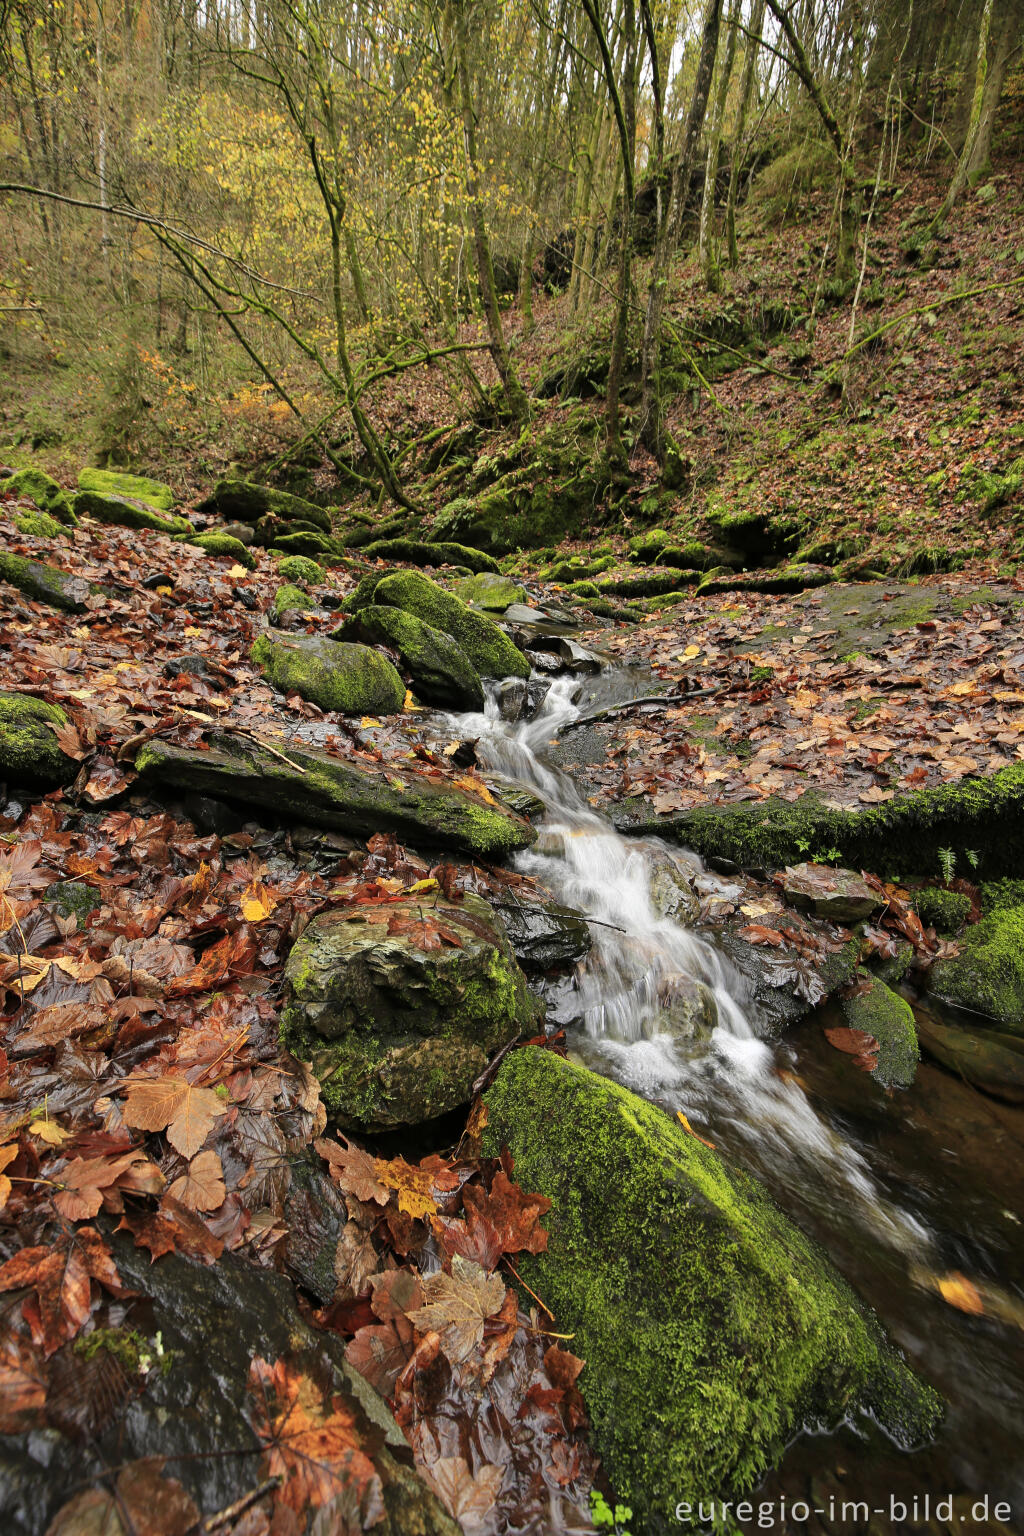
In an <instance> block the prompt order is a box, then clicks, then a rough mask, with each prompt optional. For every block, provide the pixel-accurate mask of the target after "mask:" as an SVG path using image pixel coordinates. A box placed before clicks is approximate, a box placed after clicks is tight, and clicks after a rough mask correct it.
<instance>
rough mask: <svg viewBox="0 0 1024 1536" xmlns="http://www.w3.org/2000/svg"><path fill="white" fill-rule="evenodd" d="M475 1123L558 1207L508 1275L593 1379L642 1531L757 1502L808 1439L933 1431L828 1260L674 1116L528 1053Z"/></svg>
mask: <svg viewBox="0 0 1024 1536" xmlns="http://www.w3.org/2000/svg"><path fill="white" fill-rule="evenodd" d="M484 1103H485V1105H486V1107H487V1124H486V1127H485V1129H484V1132H483V1150H484V1152H485V1154H486V1155H489V1156H496V1155H497V1154H498V1153H499V1152H500V1151H501V1149H502V1147H506V1146H507V1147H508V1148H509V1150H510V1152H511V1154H512V1158H513V1160H514V1166H515V1177H516V1179H517V1181H518V1182H519V1183H520V1184H521V1185H522V1186H523V1188H524V1189H531V1190H538V1191H539V1192H540V1193H541V1194H543V1195H546V1196H547V1197H548V1199H550V1200H551V1202H552V1208H551V1211H550V1212H549V1213H548V1215H547V1216H545V1217H544V1219H543V1220H544V1226H545V1227H546V1229H547V1233H548V1246H547V1251H546V1252H544V1253H541V1254H538V1255H536V1256H527V1255H523V1256H522V1260H521V1263H520V1261H519V1260H517V1268H519V1269H520V1273H521V1274H522V1276H523V1279H524V1280H525V1281H526V1283H527V1284H528V1285H529V1286H530V1287H531V1288H533V1289H534V1290H535V1291H536V1292H537V1294H538V1295H539V1296H543V1298H544V1301H545V1303H546V1304H547V1305H548V1306H550V1307H551V1308H552V1309H553V1311H554V1315H555V1319H556V1324H555V1326H557V1328H558V1329H559V1331H560V1332H566V1333H572V1334H573V1336H574V1339H573V1350H574V1352H575V1353H576V1354H578V1355H581V1356H582V1357H583V1358H584V1359H585V1360H586V1369H585V1370H584V1371H583V1373H582V1375H581V1376H580V1379H579V1386H580V1390H581V1391H582V1393H583V1396H584V1398H585V1399H586V1403H587V1407H588V1409H589V1412H590V1418H591V1423H592V1426H593V1442H594V1447H595V1449H596V1450H597V1452H598V1453H599V1455H600V1457H601V1460H602V1462H603V1463H604V1469H605V1471H606V1472H607V1475H608V1478H609V1481H610V1482H611V1485H612V1487H613V1488H614V1489H615V1492H616V1494H617V1495H618V1496H619V1498H621V1499H622V1500H623V1502H625V1503H628V1504H629V1505H631V1506H632V1508H633V1511H634V1515H635V1517H636V1521H637V1525H638V1527H639V1528H640V1529H641V1530H643V1531H644V1532H646V1533H661V1532H667V1531H671V1530H677V1529H678V1524H677V1523H676V1521H675V1519H674V1512H675V1506H676V1504H677V1503H679V1502H688V1501H696V1500H698V1499H700V1498H704V1499H705V1500H707V1499H708V1498H711V1497H716V1496H717V1497H721V1496H723V1495H729V1494H734V1493H739V1492H745V1491H746V1490H748V1489H750V1488H751V1487H753V1486H754V1485H755V1484H756V1483H757V1482H758V1481H759V1479H760V1478H761V1476H762V1475H763V1473H764V1472H765V1470H766V1469H767V1468H769V1467H771V1466H772V1465H774V1464H775V1463H776V1462H777V1461H778V1460H779V1459H780V1457H781V1456H782V1453H783V1451H784V1450H785V1447H786V1445H787V1443H788V1442H789V1440H790V1439H791V1438H792V1436H793V1435H794V1434H795V1433H796V1432H797V1431H798V1430H799V1429H800V1428H801V1426H802V1425H804V1424H806V1423H810V1422H813V1423H824V1424H834V1423H837V1422H839V1421H840V1420H842V1419H844V1418H846V1417H848V1416H851V1415H854V1414H856V1413H857V1412H858V1411H859V1410H867V1411H869V1412H871V1413H873V1414H874V1415H876V1416H877V1418H878V1419H879V1420H880V1421H881V1422H882V1423H883V1424H884V1425H885V1426H886V1428H887V1429H888V1430H889V1431H890V1433H892V1434H894V1435H896V1436H897V1437H898V1438H900V1439H901V1440H902V1441H904V1442H906V1443H912V1442H917V1441H919V1440H921V1439H923V1438H925V1437H927V1436H928V1435H929V1434H930V1433H931V1432H932V1431H933V1430H934V1427H935V1424H936V1422H937V1419H938V1417H939V1413H940V1406H939V1403H938V1400H937V1398H936V1397H935V1395H934V1394H933V1393H932V1392H931V1391H930V1390H929V1389H928V1388H926V1387H923V1386H921V1384H920V1383H919V1382H917V1381H916V1379H915V1378H914V1377H913V1376H912V1374H911V1373H910V1371H909V1369H908V1368H907V1366H906V1365H905V1364H904V1362H903V1361H902V1359H901V1358H900V1357H899V1356H897V1355H896V1354H895V1353H894V1352H893V1351H892V1350H891V1349H890V1348H889V1347H888V1346H887V1345H886V1343H885V1341H884V1338H883V1336H882V1334H881V1331H880V1329H879V1327H878V1325H877V1323H876V1321H875V1320H874V1318H873V1317H872V1316H871V1314H870V1313H869V1312H868V1311H867V1309H866V1308H864V1307H863V1306H861V1305H860V1304H859V1303H858V1301H857V1299H856V1298H855V1297H854V1295H853V1293H852V1291H850V1289H849V1287H848V1286H847V1285H846V1284H845V1282H844V1281H843V1280H842V1279H841V1277H840V1276H839V1275H838V1274H837V1273H836V1272H835V1271H834V1270H833V1269H832V1268H831V1266H830V1264H829V1261H828V1259H827V1258H826V1256H825V1255H824V1254H823V1253H822V1252H821V1251H820V1250H819V1249H818V1248H817V1247H816V1246H815V1245H814V1244H813V1243H812V1242H811V1240H810V1239H809V1238H807V1237H805V1236H804V1234H803V1233H802V1232H800V1231H799V1230H798V1229H797V1228H796V1227H795V1226H794V1225H793V1224H792V1223H791V1222H790V1221H789V1220H788V1219H787V1218H786V1217H785V1216H784V1215H782V1213H781V1212H780V1211H779V1210H778V1209H777V1208H776V1207H775V1206H774V1205H773V1204H772V1202H771V1200H770V1199H769V1198H768V1196H767V1194H766V1193H765V1191H764V1190H763V1189H762V1188H761V1187H760V1186H759V1185H758V1184H757V1183H755V1181H754V1180H752V1179H750V1178H749V1177H747V1176H745V1175H744V1174H742V1173H739V1172H738V1171H735V1170H733V1169H732V1168H730V1167H729V1166H728V1165H727V1164H726V1163H725V1162H724V1161H723V1159H722V1158H720V1157H719V1156H718V1154H717V1153H716V1152H714V1151H712V1150H711V1149H710V1148H709V1147H707V1146H705V1145H704V1144H703V1143H701V1142H700V1141H698V1140H697V1139H696V1138H695V1137H693V1136H689V1135H687V1134H686V1132H685V1131H684V1130H683V1128H682V1126H680V1125H679V1124H677V1123H676V1122H675V1121H674V1120H671V1119H669V1118H668V1116H667V1115H665V1114H664V1112H663V1111H661V1110H660V1109H657V1108H655V1107H654V1106H653V1105H650V1104H648V1103H646V1102H645V1101H644V1100H642V1099H639V1098H637V1097H636V1095H634V1094H632V1093H629V1092H628V1091H627V1090H626V1089H625V1088H622V1087H619V1086H618V1085H617V1084H615V1083H611V1082H609V1081H607V1080H606V1079H604V1078H600V1077H597V1076H595V1075H594V1074H593V1073H591V1072H588V1071H586V1070H585V1069H583V1068H580V1067H577V1066H573V1065H572V1064H571V1063H569V1062H567V1061H564V1060H562V1059H561V1058H559V1057H558V1056H556V1055H555V1054H554V1053H553V1052H551V1051H544V1050H541V1049H539V1048H538V1047H536V1046H526V1047H524V1048H523V1049H522V1050H520V1051H513V1052H512V1053H511V1054H510V1055H509V1056H508V1057H507V1058H506V1060H505V1061H504V1062H503V1063H502V1065H501V1067H500V1068H499V1070H498V1073H497V1076H496V1077H495V1080H494V1082H493V1084H492V1085H491V1087H490V1088H489V1089H488V1090H487V1092H486V1093H485V1095H484Z"/></svg>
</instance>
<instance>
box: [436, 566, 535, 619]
mask: <svg viewBox="0 0 1024 1536" xmlns="http://www.w3.org/2000/svg"><path fill="white" fill-rule="evenodd" d="M453 591H454V592H455V594H456V596H457V597H460V598H461V599H462V601H463V602H464V603H469V604H471V605H472V606H473V607H474V608H482V609H483V610H484V611H485V612H487V613H504V612H505V609H506V608H508V607H510V606H511V604H512V603H526V602H528V601H529V598H528V597H527V594H526V589H525V588H524V587H520V586H519V585H518V584H517V583H516V582H514V581H510V580H509V578H508V577H507V576H494V575H491V574H489V573H488V572H483V573H481V574H479V575H476V576H467V577H466V578H465V580H463V581H457V582H456V583H455V586H454V588H453Z"/></svg>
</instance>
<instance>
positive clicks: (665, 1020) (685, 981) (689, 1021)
mask: <svg viewBox="0 0 1024 1536" xmlns="http://www.w3.org/2000/svg"><path fill="white" fill-rule="evenodd" d="M658 1004H659V1012H658V1014H657V1016H656V1018H654V1019H652V1020H650V1022H649V1025H648V1028H647V1030H646V1031H645V1033H646V1034H647V1038H648V1039H652V1038H653V1037H654V1035H656V1034H664V1035H671V1036H672V1037H673V1039H675V1040H679V1041H686V1042H687V1043H690V1042H694V1041H703V1040H710V1038H711V1035H712V1032H713V1030H714V1029H715V1026H716V1025H717V1023H718V1004H717V1003H716V1002H715V994H714V993H713V992H712V990H711V988H710V987H708V986H705V984H704V983H703V982H702V981H694V980H693V978H692V977H690V976H684V975H682V974H680V975H673V976H665V977H662V978H661V980H660V982H659V984H658Z"/></svg>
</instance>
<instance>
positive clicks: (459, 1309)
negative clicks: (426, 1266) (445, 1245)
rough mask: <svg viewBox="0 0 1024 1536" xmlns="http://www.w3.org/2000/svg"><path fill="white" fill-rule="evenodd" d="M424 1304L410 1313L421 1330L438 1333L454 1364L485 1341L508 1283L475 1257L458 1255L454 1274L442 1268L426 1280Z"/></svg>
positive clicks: (421, 1331)
mask: <svg viewBox="0 0 1024 1536" xmlns="http://www.w3.org/2000/svg"><path fill="white" fill-rule="evenodd" d="M423 1296H424V1304H423V1306H421V1307H417V1308H416V1310H415V1311H413V1312H410V1313H409V1314H408V1316H409V1319H410V1321H411V1322H413V1323H414V1324H415V1325H416V1328H417V1330H418V1331H419V1332H420V1333H429V1332H434V1333H437V1335H438V1336H439V1338H440V1340H441V1348H442V1350H443V1351H444V1353H445V1355H446V1356H447V1358H448V1359H449V1360H450V1361H451V1363H452V1365H458V1364H460V1363H461V1362H462V1361H463V1360H468V1359H469V1357H470V1355H471V1354H472V1353H473V1351H474V1350H475V1349H476V1348H477V1346H478V1345H479V1344H480V1343H481V1341H482V1340H483V1336H484V1324H485V1323H486V1321H487V1319H488V1318H489V1317H493V1316H494V1314H495V1313H496V1312H498V1311H500V1309H501V1306H502V1303H503V1302H504V1300H505V1283H504V1281H503V1280H502V1279H501V1277H500V1276H499V1275H488V1274H487V1272H486V1271H485V1270H484V1269H482V1268H481V1267H480V1265H479V1264H475V1263H474V1262H473V1261H472V1260H471V1259H464V1258H463V1257H462V1256H461V1254H456V1255H455V1257H454V1258H453V1259H452V1272H451V1274H450V1275H447V1274H445V1273H444V1271H443V1270H442V1271H440V1272H439V1273H437V1274H433V1275H427V1276H426V1277H425V1279H424V1280H423Z"/></svg>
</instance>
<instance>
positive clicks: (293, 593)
mask: <svg viewBox="0 0 1024 1536" xmlns="http://www.w3.org/2000/svg"><path fill="white" fill-rule="evenodd" d="M315 607H316V603H314V601H313V599H312V598H311V597H310V596H309V594H308V593H307V592H303V590H302V588H301V587H293V586H290V585H289V584H288V583H287V582H286V583H285V585H284V586H283V587H278V589H277V591H276V592H275V593H274V617H275V618H277V619H280V618H282V617H283V615H284V614H286V613H287V612H288V611H289V609H290V610H291V611H292V612H293V613H295V612H298V613H308V612H309V611H310V609H311V608H315Z"/></svg>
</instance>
